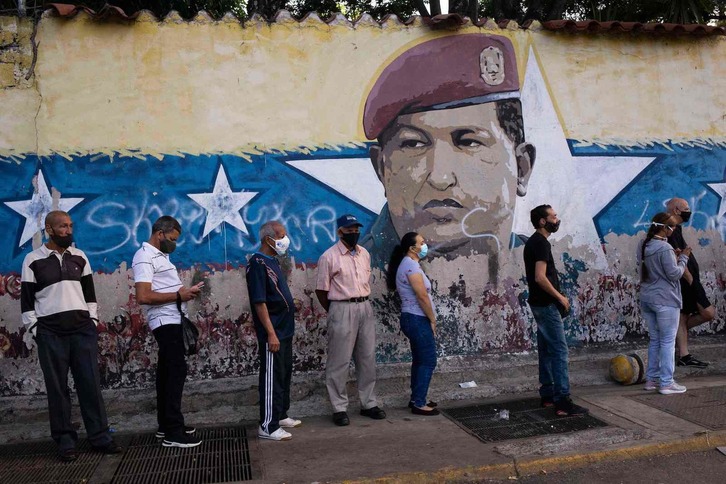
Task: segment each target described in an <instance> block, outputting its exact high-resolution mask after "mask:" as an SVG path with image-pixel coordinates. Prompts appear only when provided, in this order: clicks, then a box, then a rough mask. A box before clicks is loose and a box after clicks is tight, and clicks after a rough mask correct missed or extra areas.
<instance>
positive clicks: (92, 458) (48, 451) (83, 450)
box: [0, 440, 103, 484]
mask: <svg viewBox="0 0 726 484" xmlns="http://www.w3.org/2000/svg"><path fill="white" fill-rule="evenodd" d="M57 450H58V447H57V446H56V444H55V442H53V441H52V440H49V441H46V442H31V443H23V444H13V445H4V446H2V447H0V482H2V483H3V484H30V483H40V482H42V483H79V482H87V481H88V480H89V479H90V477H91V476H92V475H93V473H94V472H95V470H96V467H98V463H99V462H100V461H101V458H102V457H103V456H102V454H99V453H98V452H91V448H90V445H89V444H88V442H87V441H86V440H83V441H81V443H80V444H79V445H78V452H79V454H78V460H76V461H74V462H61V461H59V460H58V457H57V456H56V452H57Z"/></svg>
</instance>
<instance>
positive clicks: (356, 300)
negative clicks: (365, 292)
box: [333, 296, 368, 303]
mask: <svg viewBox="0 0 726 484" xmlns="http://www.w3.org/2000/svg"><path fill="white" fill-rule="evenodd" d="M367 300H368V296H363V297H352V298H350V299H342V300H334V301H333V302H352V303H362V302H364V301H367Z"/></svg>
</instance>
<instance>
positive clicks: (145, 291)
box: [136, 282, 202, 306]
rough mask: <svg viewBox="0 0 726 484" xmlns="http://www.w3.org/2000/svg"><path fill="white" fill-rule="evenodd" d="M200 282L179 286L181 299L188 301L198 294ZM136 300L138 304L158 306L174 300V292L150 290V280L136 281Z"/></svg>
mask: <svg viewBox="0 0 726 484" xmlns="http://www.w3.org/2000/svg"><path fill="white" fill-rule="evenodd" d="M201 285H202V283H201V282H200V283H199V284H197V285H196V286H192V287H190V288H186V287H184V286H182V287H180V288H179V295H180V296H181V299H182V301H189V300H191V299H194V298H195V297H197V296H198V295H199V291H200V290H201V288H202V286H201ZM136 301H137V302H138V303H139V304H148V305H150V306H158V305H160V304H168V303H170V302H176V293H175V292H155V291H152V290H151V283H150V282H137V283H136Z"/></svg>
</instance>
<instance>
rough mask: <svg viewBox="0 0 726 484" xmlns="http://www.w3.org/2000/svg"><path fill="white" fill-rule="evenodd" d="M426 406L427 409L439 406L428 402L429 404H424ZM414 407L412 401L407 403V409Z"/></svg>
mask: <svg viewBox="0 0 726 484" xmlns="http://www.w3.org/2000/svg"><path fill="white" fill-rule="evenodd" d="M426 406H427V407H431V408H434V407H438V406H439V404H438V403H436V402H429V403H427V404H426ZM414 407H415V405H414V404H413V400H412V401H410V402H408V408H414Z"/></svg>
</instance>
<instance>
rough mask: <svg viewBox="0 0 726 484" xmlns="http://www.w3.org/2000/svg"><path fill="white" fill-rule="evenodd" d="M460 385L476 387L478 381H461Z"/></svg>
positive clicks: (462, 386)
mask: <svg viewBox="0 0 726 484" xmlns="http://www.w3.org/2000/svg"><path fill="white" fill-rule="evenodd" d="M459 386H460V387H461V388H474V387H476V382H475V381H473V380H472V381H465V382H463V383H459Z"/></svg>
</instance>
